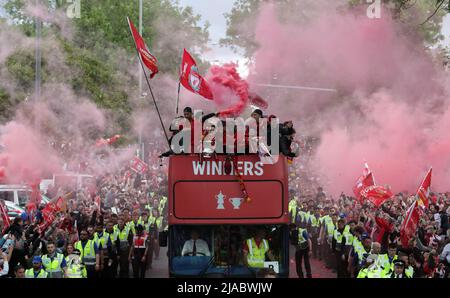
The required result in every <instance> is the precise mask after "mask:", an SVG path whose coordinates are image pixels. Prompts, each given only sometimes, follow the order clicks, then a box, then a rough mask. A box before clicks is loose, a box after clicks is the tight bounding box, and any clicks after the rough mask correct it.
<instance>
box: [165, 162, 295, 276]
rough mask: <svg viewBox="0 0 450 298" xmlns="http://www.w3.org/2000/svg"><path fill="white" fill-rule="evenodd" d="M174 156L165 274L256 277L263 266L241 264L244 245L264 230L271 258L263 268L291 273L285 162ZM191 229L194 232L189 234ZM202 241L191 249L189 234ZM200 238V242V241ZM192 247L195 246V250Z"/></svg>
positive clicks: (170, 179) (286, 273) (171, 172)
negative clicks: (230, 165)
mask: <svg viewBox="0 0 450 298" xmlns="http://www.w3.org/2000/svg"><path fill="white" fill-rule="evenodd" d="M233 158H234V159H235V160H234V163H232V165H236V167H237V170H238V171H239V173H240V174H241V175H240V176H241V179H242V181H243V183H244V185H245V189H246V191H247V194H248V195H249V197H250V200H245V199H244V196H243V192H242V188H241V187H242V184H241V183H240V179H239V177H238V176H237V175H236V173H235V170H236V169H234V166H233V167H232V168H231V173H230V171H229V168H228V170H226V166H225V160H226V156H225V155H217V156H214V157H211V158H209V159H204V158H203V159H202V160H201V159H200V157H199V155H173V156H171V157H170V161H169V181H168V182H169V183H168V184H169V185H168V186H169V189H168V191H169V232H168V237H169V239H168V240H169V252H168V253H169V273H170V276H172V277H182V276H183V277H188V276H189V277H211V276H216V277H217V276H219V277H220V276H222V277H255V276H258V275H257V274H258V271H260V270H261V268H253V267H251V266H247V265H245V264H244V255H243V248H244V245H245V243H246V241H247V239H250V238H252V237H253V236H254V234H255V232H256V230H259V231H260V232H261V230H264V232H265V236H264V238H265V239H267V241H268V244H269V247H270V250H271V254H272V256H273V259H272V260H268V259H267V260H265V262H264V267H268V268H273V269H274V271H275V272H276V273H277V276H280V277H287V276H288V275H289V228H288V224H289V213H288V173H287V162H286V159H285V158H284V157H282V156H280V157H279V159H278V161H277V162H276V163H275V164H273V165H271V164H263V163H262V162H261V161H260V159H259V157H258V155H256V154H255V155H236V156H234V157H233ZM194 230H195V232H193V231H194ZM192 233H196V234H197V236H196V237H198V238H199V239H201V241H196V243H198V245H196V248H195V249H193V248H192V241H191V245H190V246H189V245H187V244H189V240H190V239H191V234H192ZM200 242H201V243H200ZM192 250H195V252H193V251H192Z"/></svg>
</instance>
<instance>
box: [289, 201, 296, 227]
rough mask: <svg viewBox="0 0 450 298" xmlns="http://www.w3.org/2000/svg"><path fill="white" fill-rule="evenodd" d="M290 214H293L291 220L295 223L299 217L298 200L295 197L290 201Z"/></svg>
mask: <svg viewBox="0 0 450 298" xmlns="http://www.w3.org/2000/svg"><path fill="white" fill-rule="evenodd" d="M289 214H291V222H292V223H295V219H296V217H297V201H296V200H295V199H293V200H290V201H289Z"/></svg>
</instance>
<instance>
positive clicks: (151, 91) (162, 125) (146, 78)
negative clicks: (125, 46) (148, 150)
mask: <svg viewBox="0 0 450 298" xmlns="http://www.w3.org/2000/svg"><path fill="white" fill-rule="evenodd" d="M127 20H128V28H129V29H130V30H129V31H130V34H131V38H132V39H133V42H134V49H135V50H136V53H137V56H138V59H139V62H140V64H141V67H142V71H143V72H144V76H145V81H146V82H147V86H148V89H149V90H150V94H151V96H152V99H153V104H154V105H155V108H156V112H157V114H158V118H159V122H160V123H161V127H162V129H163V132H164V136H165V137H166V141H167V144H168V145H169V149H170V141H169V136H168V135H167V132H166V128H165V126H164V122H163V121H162V118H161V113H160V112H159V108H158V104H157V103H156V100H155V95H154V94H153V90H152V87H151V85H150V81H149V80H148V76H147V73H146V72H145V68H144V64H143V63H142V59H141V55H140V54H139V50H138V48H137V44H136V41H135V40H134V36H133V32H131V25H130V20H129V18H127Z"/></svg>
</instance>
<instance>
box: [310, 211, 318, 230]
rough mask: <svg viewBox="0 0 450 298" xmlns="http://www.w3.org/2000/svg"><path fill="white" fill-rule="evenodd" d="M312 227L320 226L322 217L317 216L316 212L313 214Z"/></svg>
mask: <svg viewBox="0 0 450 298" xmlns="http://www.w3.org/2000/svg"><path fill="white" fill-rule="evenodd" d="M310 219H311V227H313V228H318V227H319V226H320V218H316V216H315V215H314V214H312V215H311V217H310Z"/></svg>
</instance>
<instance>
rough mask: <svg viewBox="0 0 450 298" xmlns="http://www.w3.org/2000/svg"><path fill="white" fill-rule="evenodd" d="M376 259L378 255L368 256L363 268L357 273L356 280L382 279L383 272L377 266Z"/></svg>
mask: <svg viewBox="0 0 450 298" xmlns="http://www.w3.org/2000/svg"><path fill="white" fill-rule="evenodd" d="M377 259H378V255H375V254H371V255H369V256H368V257H367V258H366V260H365V262H364V265H363V267H362V268H361V270H360V271H359V273H358V277H357V278H382V277H383V270H382V268H381V267H380V266H379V265H378V262H377Z"/></svg>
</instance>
